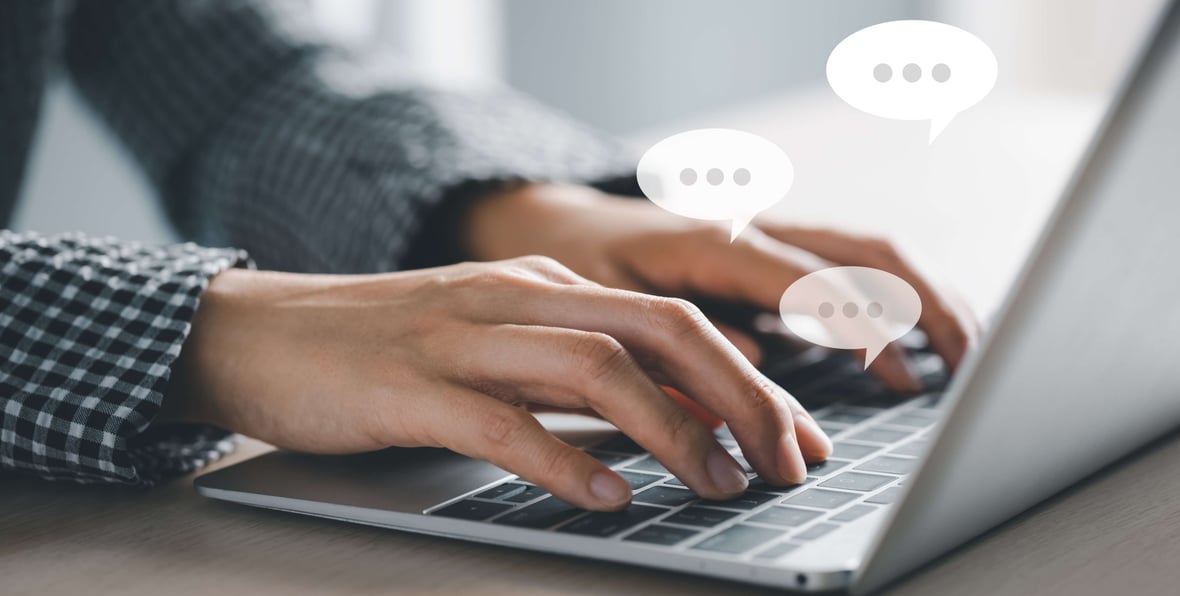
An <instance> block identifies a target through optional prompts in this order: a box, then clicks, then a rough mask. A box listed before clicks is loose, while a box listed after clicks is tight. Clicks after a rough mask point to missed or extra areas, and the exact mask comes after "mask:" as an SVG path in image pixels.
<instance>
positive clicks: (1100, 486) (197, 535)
mask: <svg viewBox="0 0 1180 596" xmlns="http://www.w3.org/2000/svg"><path fill="white" fill-rule="evenodd" d="M266 449H267V447H266V446H265V445H263V444H261V443H257V442H254V441H246V442H245V443H244V444H243V445H242V447H241V448H240V449H239V452H238V453H237V454H235V455H233V456H232V457H230V458H227V459H226V460H225V461H223V462H221V464H220V465H225V464H228V463H233V462H237V461H241V460H242V459H244V458H246V457H249V456H252V455H255V454H258V453H260V452H262V451H264V450H266ZM990 473H995V472H994V471H993V472H990ZM981 477H986V474H981ZM1177 494H1180V440H1177V439H1175V438H1173V439H1168V440H1165V441H1163V442H1161V443H1158V444H1156V445H1154V446H1152V447H1149V448H1148V449H1147V450H1145V451H1144V452H1142V453H1140V454H1138V455H1137V456H1135V457H1134V458H1132V459H1131V460H1128V461H1127V462H1124V463H1123V464H1121V465H1118V466H1115V467H1113V468H1111V469H1109V470H1107V471H1105V472H1103V473H1100V474H1099V475H1098V476H1096V477H1095V478H1093V479H1091V480H1090V481H1088V482H1086V483H1084V484H1083V485H1081V486H1079V487H1077V488H1075V489H1073V490H1071V491H1069V492H1068V493H1066V494H1064V495H1062V496H1059V497H1057V498H1055V499H1053V500H1051V501H1049V502H1047V503H1045V504H1043V505H1041V506H1039V507H1037V508H1035V509H1033V510H1032V511H1030V512H1028V513H1026V514H1025V515H1023V516H1021V517H1019V518H1017V519H1015V520H1013V521H1011V522H1009V523H1008V524H1006V525H1004V526H1002V527H1000V528H998V529H996V530H994V531H992V532H991V533H990V534H988V535H986V536H984V537H982V538H980V539H978V540H976V541H974V542H972V543H970V544H968V545H967V546H965V547H964V548H961V549H959V550H958V551H956V552H954V553H951V554H950V555H949V556H946V557H944V558H943V559H941V560H939V561H936V562H935V563H933V564H932V565H931V566H929V567H927V568H926V569H924V570H922V571H920V572H918V573H916V574H914V575H912V576H910V577H909V578H907V579H905V580H903V581H902V582H901V583H900V584H898V585H897V586H896V587H895V589H894V593H898V594H901V593H904V594H938V595H941V594H949V593H954V594H967V595H971V594H980V595H984V594H988V595H990V594H1062V595H1068V596H1082V595H1087V594H1096V595H1097V594H1100V595H1104V596H1105V595H1108V594H1113V593H1130V594H1166V593H1174V591H1175V587H1176V586H1177V585H1180V565H1177V564H1176V560H1177V558H1180V500H1178V499H1175V497H1174V495H1177ZM0 578H3V580H2V581H0V583H2V585H3V590H2V591H3V592H4V593H5V594H10V595H14V594H75V593H77V594H96V593H116V592H117V593H119V594H125V595H134V594H152V595H154V594H170V595H180V594H199V595H203V596H204V595H208V594H221V593H230V594H254V595H258V596H265V595H269V594H275V595H282V596H291V595H294V594H317V593H333V594H367V593H375V592H393V591H403V592H410V593H438V594H480V593H483V594H492V593H514V594H547V593H553V592H566V593H584V594H599V593H609V592H619V591H624V592H630V593H677V594H717V593H727V594H745V593H749V594H756V593H769V592H767V591H765V590H759V589H757V588H745V587H744V586H742V585H740V584H734V583H728V582H721V581H713V580H707V579H702V578H697V577H693V576H688V575H678V574H673V573H667V572H661V571H656V570H648V569H643V568H638V567H629V566H624V565H618V564H612V563H601V562H596V561H589V560H582V559H575V558H567V557H561V556H555V555H544V554H538V553H532V552H526V551H517V550H512V549H507V548H500V547H492V546H485V545H479V544H472V543H465V542H460V541H455V540H448V539H443V538H434V537H428V536H418V535H413V534H406V533H402V532H396V531H392V530H384V529H380V528H370V527H366V526H358V525H352V524H346V523H341V522H334V521H329V520H322V519H315V518H310V517H303V516H299V515H294V514H286V513H279V512H271V511H264V510H258V509H252V508H248V507H244V506H238V505H230V504H225V503H219V502H216V501H212V500H209V499H205V498H203V497H200V496H198V495H197V494H196V493H195V492H194V491H193V489H192V486H191V478H187V479H183V480H180V481H177V482H174V483H172V484H169V485H167V486H164V487H160V488H158V489H156V490H152V491H133V490H124V489H111V488H104V487H75V486H63V485H57V484H51V483H47V482H42V481H39V480H35V479H29V478H23V477H17V476H12V475H0Z"/></svg>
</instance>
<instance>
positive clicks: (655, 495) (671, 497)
mask: <svg viewBox="0 0 1180 596" xmlns="http://www.w3.org/2000/svg"><path fill="white" fill-rule="evenodd" d="M698 498H699V497H697V495H696V493H694V492H692V491H691V490H685V489H683V488H672V487H670V486H653V487H651V488H649V489H647V490H645V491H643V492H640V493H635V496H634V497H633V498H632V500H633V501H635V502H637V503H650V504H652V505H663V506H665V507H679V506H681V505H683V504H685V503H687V502H689V501H695V500H697V499H698Z"/></svg>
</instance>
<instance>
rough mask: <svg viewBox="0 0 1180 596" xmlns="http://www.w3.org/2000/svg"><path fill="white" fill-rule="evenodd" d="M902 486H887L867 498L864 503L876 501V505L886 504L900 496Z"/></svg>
mask: <svg viewBox="0 0 1180 596" xmlns="http://www.w3.org/2000/svg"><path fill="white" fill-rule="evenodd" d="M901 491H902V488H901V487H899V486H896V487H893V488H887V489H885V490H883V491H881V492H879V493H877V494H875V495H873V496H871V497H869V498H867V499H865V503H876V504H878V505H888V504H890V503H893V502H895V501H897V500H898V499H900V498H901Z"/></svg>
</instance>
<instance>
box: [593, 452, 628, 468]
mask: <svg viewBox="0 0 1180 596" xmlns="http://www.w3.org/2000/svg"><path fill="white" fill-rule="evenodd" d="M586 455H589V456H591V457H593V458H594V459H596V460H598V461H600V462H602V463H603V465H605V466H606V467H608V468H609V467H612V466H617V465H619V464H621V463H623V462H625V461H627V460H629V459H631V458H632V457H633V456H631V455H619V454H617V453H603V452H601V451H587V452H586Z"/></svg>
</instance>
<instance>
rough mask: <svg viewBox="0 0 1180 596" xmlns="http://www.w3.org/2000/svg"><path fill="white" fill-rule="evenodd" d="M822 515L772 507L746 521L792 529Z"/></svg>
mask: <svg viewBox="0 0 1180 596" xmlns="http://www.w3.org/2000/svg"><path fill="white" fill-rule="evenodd" d="M820 515H821V514H820V512H819V511H810V510H808V509H796V508H794V507H771V508H770V509H767V510H766V511H762V512H760V513H758V514H757V515H754V516H752V517H751V518H750V519H748V520H746V521H752V522H758V523H760V524H770V525H772V526H784V527H788V528H790V527H794V526H800V525H803V524H805V523H807V522H809V521H811V520H813V519H815V518H817V517H819V516H820Z"/></svg>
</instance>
